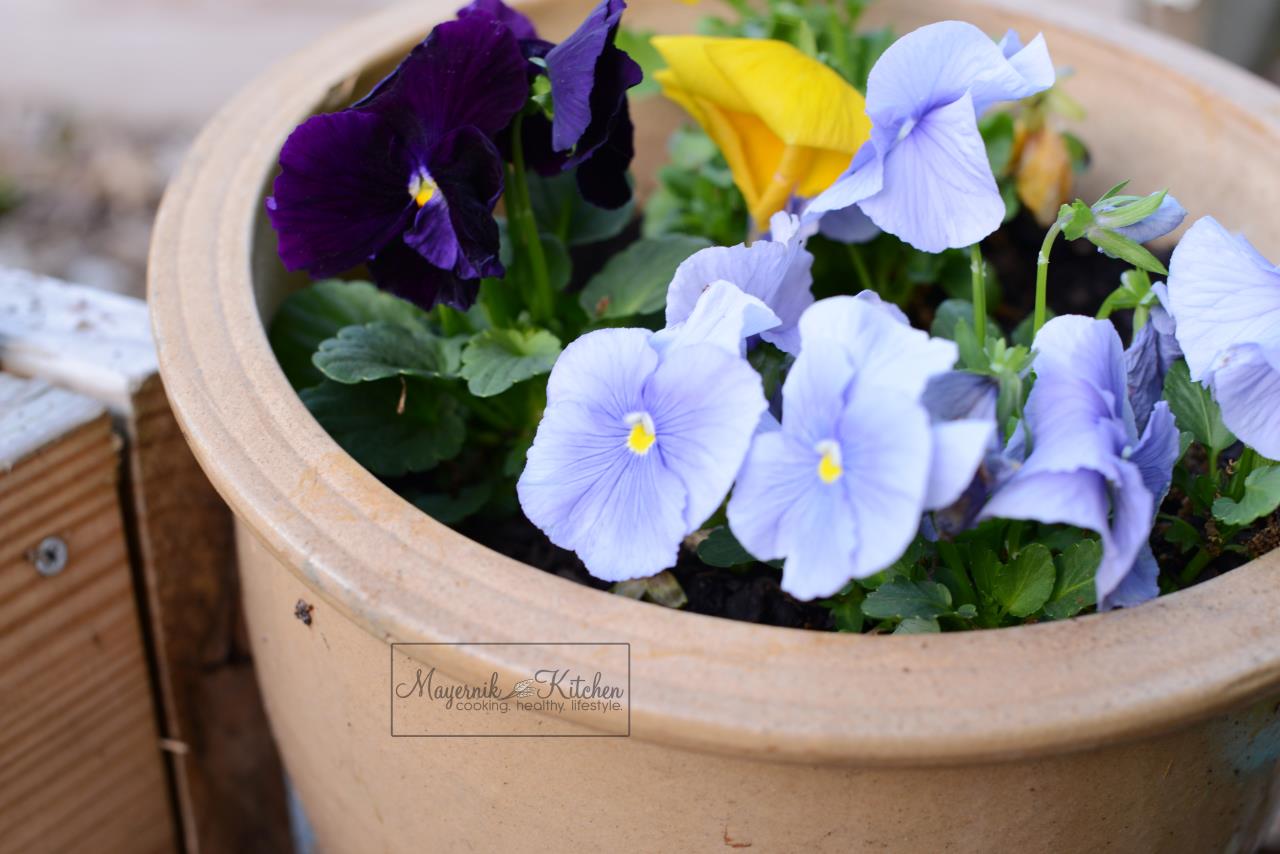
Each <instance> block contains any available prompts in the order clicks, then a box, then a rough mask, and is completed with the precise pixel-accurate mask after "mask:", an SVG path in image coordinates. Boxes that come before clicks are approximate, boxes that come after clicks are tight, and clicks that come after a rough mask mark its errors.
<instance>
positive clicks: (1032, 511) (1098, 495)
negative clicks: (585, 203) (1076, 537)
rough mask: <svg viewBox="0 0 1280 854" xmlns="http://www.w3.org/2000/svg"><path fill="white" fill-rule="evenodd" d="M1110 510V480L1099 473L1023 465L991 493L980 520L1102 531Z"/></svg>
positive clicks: (1105, 526)
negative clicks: (1031, 469)
mask: <svg viewBox="0 0 1280 854" xmlns="http://www.w3.org/2000/svg"><path fill="white" fill-rule="evenodd" d="M1108 513H1109V506H1108V491H1107V481H1106V479H1105V478H1104V477H1103V476H1102V475H1100V474H1098V473H1097V472H1092V471H1087V470H1084V469H1079V470H1076V471H1059V472H1029V471H1027V470H1026V469H1025V468H1024V469H1022V470H1020V471H1019V472H1018V473H1017V474H1015V475H1014V476H1013V477H1011V478H1009V480H1008V481H1006V482H1005V484H1004V485H1003V486H1002V487H1001V488H1000V489H999V490H998V491H997V492H996V493H995V494H994V495H993V496H991V498H990V500H988V501H987V504H986V506H985V507H983V508H982V512H980V513H979V514H978V519H979V520H982V519H1026V520H1030V521H1035V522H1042V523H1044V524H1047V525H1054V524H1060V525H1074V526H1075V527H1077V528H1085V529H1087V530H1090V531H1099V532H1101V531H1104V530H1106V528H1107V520H1108Z"/></svg>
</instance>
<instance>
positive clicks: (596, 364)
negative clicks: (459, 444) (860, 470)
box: [518, 283, 767, 581]
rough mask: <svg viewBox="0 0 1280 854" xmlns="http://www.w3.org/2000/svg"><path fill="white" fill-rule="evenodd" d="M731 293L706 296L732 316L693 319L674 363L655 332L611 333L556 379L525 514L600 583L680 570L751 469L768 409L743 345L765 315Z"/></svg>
mask: <svg viewBox="0 0 1280 854" xmlns="http://www.w3.org/2000/svg"><path fill="white" fill-rule="evenodd" d="M733 290H736V289H732V286H731V285H728V284H727V283H721V284H720V285H718V286H717V287H715V288H712V289H710V290H708V292H707V295H706V297H704V298H705V299H707V300H709V301H714V302H715V303H716V307H717V308H718V309H719V310H721V311H723V315H722V316H721V317H719V318H714V317H712V316H711V314H712V313H711V312H708V313H707V314H706V315H703V316H699V312H698V311H696V310H695V312H694V316H695V318H697V320H696V321H695V320H694V319H693V318H691V320H690V323H689V324H688V325H686V327H684V328H683V329H682V330H681V331H680V332H679V333H677V334H676V335H674V336H669V337H668V338H667V339H665V340H663V341H660V342H659V344H660V346H661V347H662V352H659V350H658V348H656V347H655V346H653V345H654V338H655V336H654V334H653V333H651V332H649V331H648V330H644V329H603V330H599V331H596V332H591V333H589V334H587V335H584V336H582V337H581V338H579V339H578V340H577V341H575V342H573V343H572V344H570V345H569V346H568V347H567V348H566V349H565V351H564V353H563V354H561V356H560V358H559V360H558V361H557V362H556V366H555V369H554V370H553V371H552V372H551V378H550V381H549V382H548V384H547V408H546V411H545V413H544V414H543V418H542V423H541V424H540V425H538V433H537V437H536V438H535V439H534V442H533V447H531V448H530V449H529V457H528V463H527V465H526V466H525V470H524V473H523V474H522V475H521V476H520V482H519V484H518V493H519V497H520V505H521V507H522V508H523V509H524V512H525V515H527V516H528V517H529V519H530V520H531V521H532V522H533V523H534V524H535V525H537V526H538V527H539V528H541V529H542V530H543V532H544V533H546V535H547V536H548V537H549V538H550V539H551V541H552V542H553V543H555V544H556V545H558V546H560V547H562V548H566V549H572V550H573V551H575V552H577V553H578V557H580V558H581V559H582V562H583V563H584V564H585V565H586V567H587V570H588V571H589V572H590V573H591V574H592V575H594V576H596V577H597V578H601V579H604V580H606V581H624V580H627V579H631V578H642V577H646V576H650V575H653V574H654V573H657V572H660V571H661V570H663V569H666V568H667V567H670V566H673V565H674V564H675V562H676V558H677V555H678V552H679V548H680V542H681V541H682V540H683V539H684V537H686V536H687V535H689V534H691V533H693V532H694V531H696V530H697V529H698V527H699V526H700V525H701V524H702V523H703V522H704V521H706V519H707V518H708V517H709V516H710V515H711V514H712V513H713V512H715V510H716V508H717V507H719V506H720V503H721V502H722V501H723V500H724V497H725V495H726V494H727V493H728V491H729V487H730V486H731V485H732V483H733V479H734V476H735V475H736V474H737V472H738V468H739V467H740V466H741V464H742V459H743V457H744V456H745V455H746V452H747V448H748V446H749V445H750V442H751V437H752V435H753V434H754V433H755V431H756V426H757V424H758V423H759V421H760V417H761V415H762V414H763V413H764V411H765V400H764V391H763V388H762V384H761V381H760V376H759V374H757V373H756V372H755V370H753V369H752V368H751V366H750V365H749V364H747V362H746V360H745V359H743V358H742V357H741V356H740V355H739V348H740V347H741V341H740V336H741V335H745V334H750V332H748V331H747V330H750V329H753V328H758V325H759V321H760V319H761V317H762V316H763V315H761V314H760V312H761V311H762V310H763V311H767V309H764V306H763V305H761V304H760V303H759V301H758V300H755V299H753V298H749V297H748V298H741V294H740V293H739V294H738V295H737V296H735V295H734V293H733ZM735 313H736V315H737V316H736V317H735V316H734V315H735ZM704 320H708V321H712V322H706V323H704V322H702V321H704ZM766 322H767V319H766ZM726 333H727V334H726ZM734 339H737V340H734Z"/></svg>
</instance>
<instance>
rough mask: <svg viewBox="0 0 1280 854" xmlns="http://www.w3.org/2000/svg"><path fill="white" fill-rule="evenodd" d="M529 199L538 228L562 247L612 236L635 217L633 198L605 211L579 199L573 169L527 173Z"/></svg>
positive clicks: (620, 231) (580, 195)
mask: <svg viewBox="0 0 1280 854" xmlns="http://www.w3.org/2000/svg"><path fill="white" fill-rule="evenodd" d="M632 91H634V90H632ZM529 201H530V202H531V203H532V204H533V215H534V217H535V218H536V219H537V220H538V227H539V228H540V229H541V230H542V231H544V232H550V233H551V234H553V235H555V236H556V237H557V238H559V240H560V241H562V242H563V243H564V244H565V245H566V246H582V245H584V244H587V243H599V242H600V241H602V240H608V239H609V238H610V237H616V236H617V235H618V234H620V233H622V230H623V229H625V228H626V227H627V224H628V223H630V222H631V219H632V217H634V216H635V202H634V200H632V201H629V202H627V203H626V204H625V205H623V206H622V207H620V208H618V209H617V210H606V209H605V208H598V207H596V206H595V205H593V204H591V203H590V202H588V201H586V200H585V199H583V198H582V193H581V192H579V191H578V177H577V172H576V171H574V170H571V171H569V172H562V173H560V174H559V175H555V176H553V177H551V178H544V177H542V176H540V175H537V174H531V175H529ZM544 242H545V238H544ZM561 248H563V247H561Z"/></svg>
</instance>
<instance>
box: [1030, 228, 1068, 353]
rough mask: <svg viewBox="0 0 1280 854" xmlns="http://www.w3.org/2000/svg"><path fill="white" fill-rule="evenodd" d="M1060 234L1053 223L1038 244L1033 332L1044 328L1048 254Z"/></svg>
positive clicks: (1047, 299)
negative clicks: (1041, 241)
mask: <svg viewBox="0 0 1280 854" xmlns="http://www.w3.org/2000/svg"><path fill="white" fill-rule="evenodd" d="M1061 233H1062V224H1061V223H1059V222H1055V223H1054V224H1053V225H1052V227H1050V229H1049V232H1048V234H1046V235H1045V236H1044V243H1042V244H1040V255H1039V256H1037V258H1036V317H1035V331H1036V332H1039V331H1040V328H1041V327H1042V326H1044V322H1045V315H1046V314H1047V313H1048V305H1049V253H1050V252H1052V251H1053V242H1054V241H1055V240H1057V239H1058V235H1059V234H1061Z"/></svg>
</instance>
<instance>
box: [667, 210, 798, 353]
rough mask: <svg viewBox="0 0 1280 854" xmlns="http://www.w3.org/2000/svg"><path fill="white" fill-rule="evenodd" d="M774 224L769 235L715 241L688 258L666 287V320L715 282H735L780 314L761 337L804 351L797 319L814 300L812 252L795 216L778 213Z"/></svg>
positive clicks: (684, 314)
mask: <svg viewBox="0 0 1280 854" xmlns="http://www.w3.org/2000/svg"><path fill="white" fill-rule="evenodd" d="M770 226H771V237H772V239H771V240H757V241H755V242H754V243H752V244H751V245H750V246H747V245H745V244H739V245H737V246H712V247H709V248H707V249H703V250H700V251H698V252H696V253H694V254H693V255H691V256H689V257H688V258H686V259H685V260H684V262H683V263H681V265H680V266H679V267H678V268H677V269H676V274H675V276H674V277H673V278H672V279H671V284H670V285H668V287H667V317H666V319H667V325H668V326H672V325H674V324H677V323H681V322H683V321H684V320H685V319H687V318H688V317H689V315H690V314H691V313H692V312H693V309H694V306H695V305H697V303H698V300H699V299H700V298H701V296H702V293H703V291H704V290H706V288H707V287H708V286H709V285H711V284H712V283H713V282H717V281H726V282H732V283H733V284H734V285H736V286H737V287H738V288H739V289H741V290H742V291H743V292H744V293H747V294H750V295H751V296H754V297H756V298H758V299H759V300H760V301H761V302H763V303H764V304H765V305H767V306H768V307H769V308H770V309H771V310H772V311H773V312H774V313H775V314H777V316H778V318H779V321H780V322H779V323H778V325H777V326H775V327H773V328H771V329H768V330H767V331H765V332H763V333H762V334H761V336H760V337H761V338H763V339H764V340H765V341H768V342H769V343H771V344H773V345H774V346H776V347H778V349H780V350H782V351H784V352H787V353H791V354H795V353H798V352H800V333H799V332H798V330H797V328H796V324H797V323H798V322H799V320H800V315H801V314H803V313H804V310H805V309H806V308H808V307H809V306H810V305H812V304H813V294H812V292H811V291H810V287H811V286H812V284H813V275H812V269H813V256H812V255H810V254H809V251H808V250H807V249H805V248H804V239H803V238H802V237H801V235H800V233H799V220H797V219H796V218H795V217H793V216H790V215H789V214H785V213H781V212H779V213H777V214H774V216H773V219H772V220H771V221H770Z"/></svg>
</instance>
